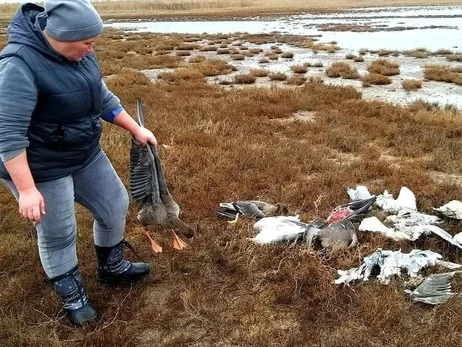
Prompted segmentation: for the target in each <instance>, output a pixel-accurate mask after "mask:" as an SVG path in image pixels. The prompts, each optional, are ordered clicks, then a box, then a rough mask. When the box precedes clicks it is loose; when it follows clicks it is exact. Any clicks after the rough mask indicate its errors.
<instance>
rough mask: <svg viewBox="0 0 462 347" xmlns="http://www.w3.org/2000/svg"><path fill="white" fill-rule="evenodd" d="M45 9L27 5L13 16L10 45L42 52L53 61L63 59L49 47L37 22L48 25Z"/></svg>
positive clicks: (10, 25) (9, 38)
mask: <svg viewBox="0 0 462 347" xmlns="http://www.w3.org/2000/svg"><path fill="white" fill-rule="evenodd" d="M44 11H45V9H44V8H43V7H41V6H39V5H36V4H31V3H28V4H25V5H23V6H21V7H20V8H19V9H18V11H17V12H16V14H15V15H14V16H13V19H12V20H11V23H10V24H9V25H8V43H9V44H10V43H12V44H21V45H25V46H28V47H29V48H32V49H34V50H37V51H40V52H41V53H42V54H43V55H45V56H48V57H49V58H50V59H53V60H60V59H62V58H61V57H59V55H58V54H56V52H54V51H53V50H52V49H51V48H50V46H49V45H48V43H47V41H46V39H45V37H44V36H43V34H42V30H41V28H40V26H38V25H36V24H35V23H36V20H37V17H38V20H39V21H40V22H42V21H43V22H44V23H46V14H45V12H44Z"/></svg>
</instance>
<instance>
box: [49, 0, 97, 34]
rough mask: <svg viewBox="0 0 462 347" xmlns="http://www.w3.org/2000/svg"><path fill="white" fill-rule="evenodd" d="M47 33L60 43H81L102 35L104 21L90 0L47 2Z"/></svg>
mask: <svg viewBox="0 0 462 347" xmlns="http://www.w3.org/2000/svg"><path fill="white" fill-rule="evenodd" d="M44 5H45V6H44V7H45V12H46V14H47V16H48V19H47V24H46V27H45V31H46V33H47V34H48V35H50V36H51V37H52V38H54V39H56V40H58V41H80V40H86V39H88V38H91V37H95V36H98V35H100V34H101V33H102V32H103V21H102V20H101V17H100V16H99V14H98V12H96V10H95V8H94V7H93V5H92V4H91V3H90V1H89V0H45V4H44Z"/></svg>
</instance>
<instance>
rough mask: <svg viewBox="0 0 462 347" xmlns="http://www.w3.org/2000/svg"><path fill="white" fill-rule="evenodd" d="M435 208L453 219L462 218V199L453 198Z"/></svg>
mask: <svg viewBox="0 0 462 347" xmlns="http://www.w3.org/2000/svg"><path fill="white" fill-rule="evenodd" d="M433 209H434V210H435V211H437V212H439V213H441V214H442V215H443V216H446V217H449V218H453V219H462V201H459V200H451V201H449V202H448V203H447V204H445V205H443V206H441V207H438V208H433Z"/></svg>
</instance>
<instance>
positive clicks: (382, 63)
mask: <svg viewBox="0 0 462 347" xmlns="http://www.w3.org/2000/svg"><path fill="white" fill-rule="evenodd" d="M367 71H369V72H370V73H371V74H372V73H373V74H380V75H384V76H394V75H399V64H397V63H393V62H391V61H388V60H386V59H377V60H374V61H373V62H372V63H371V64H370V65H369V66H368V68H367Z"/></svg>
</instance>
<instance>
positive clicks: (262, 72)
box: [250, 69, 269, 77]
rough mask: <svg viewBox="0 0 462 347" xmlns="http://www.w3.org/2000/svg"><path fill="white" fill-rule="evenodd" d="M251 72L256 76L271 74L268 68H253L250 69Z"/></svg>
mask: <svg viewBox="0 0 462 347" xmlns="http://www.w3.org/2000/svg"><path fill="white" fill-rule="evenodd" d="M250 73H251V74H252V75H254V76H255V77H266V76H268V74H269V72H268V70H266V69H253V70H251V71H250Z"/></svg>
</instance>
